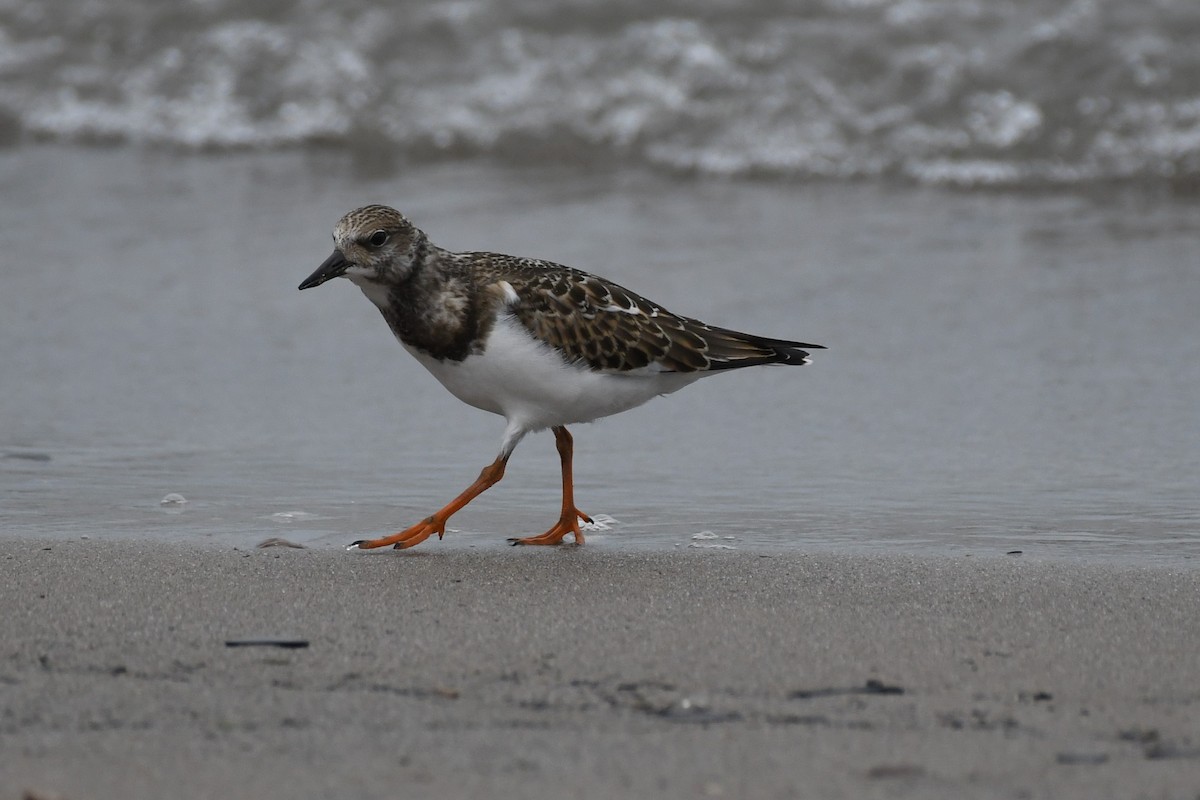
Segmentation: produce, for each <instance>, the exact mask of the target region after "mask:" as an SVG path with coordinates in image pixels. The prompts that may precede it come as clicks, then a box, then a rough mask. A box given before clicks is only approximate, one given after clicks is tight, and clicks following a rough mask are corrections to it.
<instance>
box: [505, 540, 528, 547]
mask: <svg viewBox="0 0 1200 800" xmlns="http://www.w3.org/2000/svg"><path fill="white" fill-rule="evenodd" d="M508 543H509V544H511V545H512V546H513V547H516V546H517V545H519V544H524V542H522V541H521V540H520V539H509V540H508Z"/></svg>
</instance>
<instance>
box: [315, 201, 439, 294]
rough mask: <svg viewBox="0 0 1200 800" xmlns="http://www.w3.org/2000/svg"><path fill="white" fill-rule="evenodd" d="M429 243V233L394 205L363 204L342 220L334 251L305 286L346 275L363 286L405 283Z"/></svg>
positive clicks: (337, 231) (335, 229)
mask: <svg viewBox="0 0 1200 800" xmlns="http://www.w3.org/2000/svg"><path fill="white" fill-rule="evenodd" d="M424 243H425V234H424V233H422V232H421V231H420V230H419V229H417V228H416V227H414V226H413V224H412V223H411V222H409V221H408V220H407V219H405V217H404V215H403V214H401V213H400V212H399V211H397V210H396V209H394V208H389V207H387V206H363V207H362V208H357V209H355V210H354V211H351V212H350V213H349V214H347V215H346V216H344V217H342V218H341V219H340V220H338V224H337V225H336V226H334V229H333V244H334V250H333V254H332V255H330V256H329V258H327V259H325V263H323V264H321V266H319V267H317V271H316V272H314V273H313V274H312V275H309V276H308V278H306V279H305V281H304V282H303V283H301V284H300V288H301V289H311V288H312V287H314V286H320V285H321V284H322V283H325V281H328V280H332V279H333V278H336V277H339V276H341V275H345V276H346V277H347V278H349V279H350V280H352V281H354V282H355V283H356V284H358V285H359V286H361V287H363V288H367V287H368V286H370V285H372V284H374V285H377V286H393V285H396V284H398V283H401V282H403V281H404V280H405V279H406V278H407V277H408V276H409V274H410V273H411V272H412V269H413V264H414V262H415V261H416V259H417V258H418V256H419V254H420V251H421V249H422V247H423V245H424Z"/></svg>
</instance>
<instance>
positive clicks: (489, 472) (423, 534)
mask: <svg viewBox="0 0 1200 800" xmlns="http://www.w3.org/2000/svg"><path fill="white" fill-rule="evenodd" d="M507 463H508V454H502V455H500V456H498V457H497V458H496V460H495V461H493V462H492V463H491V464H490V465H488V466H486V467H484V468H483V472H480V473H479V477H478V478H476V479H475V482H474V483H472V484H471V485H470V486H468V487H467V490H466V491H465V492H463V493H462V494H460V495H459V496H458V497H456V498H454V499H453V500H451V501H450V503H449V505H447V506H446V507H445V508H443V509H442V510H441V511H438V512H437V513H436V514H434V515H433V516H431V517H426V518H425V519H423V520H421V521H420V522H418V523H417V524H416V525H413V526H412V527H411V528H406V529H405V530H402V531H400V532H399V533H393V534H392V535H391V536H384V537H383V538H380V539H365V540H360V541H357V542H355V543H354V544H352V545H350V548H349V549H354V548H356V547H357V548H358V549H359V550H371V549H373V548H375V547H387V546H388V545H389V544H390V545H393V546H394V547H395V548H396V549H397V550H403V549H404V548H406V547H413V546H414V545H418V544H420V543H421V542H423V541H425V540H426V539H428V538H429V537H430V536H432V535H433V534H435V533H436V534H437V535H438V538H439V539H440V538H442V536H444V535H445V534H446V521H447V520H448V519H450V517H451V515H453V514H454V513H455V512H457V511H458V510H459V509H461V508H462V507H463V506H465V505H466V504H467V503H469V502H471V501H472V500H474V499H475V498H476V497H478V496H479V495H481V494H483V492H485V491H487V489H489V488H490V487H492V486H494V485H495V484H496V483H497V482H498V481H499V480H500V479H501V478H503V477H504V465H505V464H507Z"/></svg>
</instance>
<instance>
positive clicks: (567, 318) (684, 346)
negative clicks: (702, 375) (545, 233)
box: [476, 254, 820, 372]
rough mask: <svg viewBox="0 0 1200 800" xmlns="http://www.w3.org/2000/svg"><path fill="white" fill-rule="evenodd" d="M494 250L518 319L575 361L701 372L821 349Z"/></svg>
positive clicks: (493, 261) (796, 358) (801, 356)
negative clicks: (675, 310) (719, 323)
mask: <svg viewBox="0 0 1200 800" xmlns="http://www.w3.org/2000/svg"><path fill="white" fill-rule="evenodd" d="M476 255H482V254H476ZM488 255H489V256H490V257H489V259H488V268H489V271H492V272H493V276H494V278H495V279H496V280H497V281H500V280H503V281H507V282H508V284H509V285H511V286H512V287H513V291H514V292H515V293H516V300H515V302H512V303H511V304H510V306H509V308H510V310H511V311H512V313H513V314H514V315H515V316H516V317H517V319H518V320H520V322H521V323H522V324H523V325H524V326H525V327H526V328H527V329H528V330H529V332H530V333H532V334H533V335H534V336H535V337H537V338H538V339H540V340H542V341H544V342H546V343H547V344H549V345H551V346H552V347H554V348H556V349H558V350H559V351H561V352H562V353H563V354H564V355H565V356H566V357H567V358H568V359H569V360H571V361H581V362H583V363H586V364H587V365H588V366H590V367H591V368H592V369H597V370H604V371H610V372H628V371H631V370H639V369H645V368H650V369H653V370H659V371H663V372H701V371H707V370H719V369H730V368H734V367H748V366H753V365H756V364H804V363H807V356H808V354H807V353H806V352H804V350H803V349H801V348H805V347H808V348H819V347H820V345H810V344H802V343H800V342H791V341H786V340H782V339H767V338H764V337H760V336H753V335H750V334H744V333H739V332H737V331H731V330H726V329H723V328H715V327H712V326H710V325H705V324H704V323H703V322H700V321H699V320H694V319H690V318H688V317H680V316H677V315H675V314H672V313H670V312H669V311H667V310H666V309H664V308H662V307H661V306H658V305H656V304H655V303H652V302H651V301H649V300H647V299H646V298H644V297H642V296H640V295H638V294H636V293H634V292H631V291H629V290H628V289H626V288H624V287H623V286H619V285H617V284H615V283H611V282H609V281H606V280H604V279H602V278H598V277H596V276H594V275H589V274H588V273H586V272H582V271H580V270H576V269H572V268H570V267H565V266H562V265H560V264H554V263H551V262H547V261H536V260H533V259H523V258H513V257H509V256H499V257H498V256H495V255H492V254H488ZM476 263H480V262H476Z"/></svg>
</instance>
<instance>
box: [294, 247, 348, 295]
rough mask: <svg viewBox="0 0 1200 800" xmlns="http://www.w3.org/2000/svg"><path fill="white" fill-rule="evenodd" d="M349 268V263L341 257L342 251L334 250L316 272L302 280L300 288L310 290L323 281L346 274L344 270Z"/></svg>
mask: <svg viewBox="0 0 1200 800" xmlns="http://www.w3.org/2000/svg"><path fill="white" fill-rule="evenodd" d="M349 266H350V262H349V261H347V260H346V257H345V256H343V255H342V251H341V250H334V251H333V254H332V255H331V256H329V258H327V259H325V263H324V264H322V265H321V266H319V267H317V271H316V272H314V273H313V274H312V275H309V276H308V277H307V278H305V279H304V283H302V284H300V288H301V289H311V288H312V287H314V286H320V285H321V284H322V283H324V282H325V281H328V280H332V279H334V278H336V277H338V276H339V275H344V274H346V269H347V268H348V267H349Z"/></svg>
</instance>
